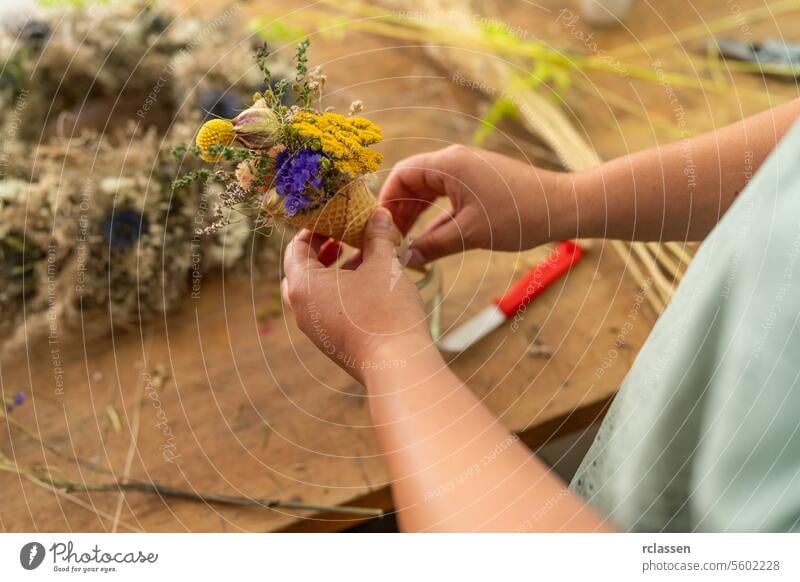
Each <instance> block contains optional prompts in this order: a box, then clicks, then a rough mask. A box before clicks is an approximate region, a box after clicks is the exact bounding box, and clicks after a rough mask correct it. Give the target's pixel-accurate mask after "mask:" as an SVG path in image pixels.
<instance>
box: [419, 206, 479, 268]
mask: <svg viewBox="0 0 800 582" xmlns="http://www.w3.org/2000/svg"><path fill="white" fill-rule="evenodd" d="M466 242H467V241H466V240H464V232H463V229H462V228H461V225H460V224H459V221H458V215H456V216H455V217H454V218H453V219H452V220H448V221H446V222H443V224H441V225H440V226H437V227H435V228H433V229H432V230H429V231H427V232H425V233H424V234H423V235H422V236H420V237H419V238H418V239H417V240H415V241H414V242H413V243H412V245H411V247H410V249H409V251H410V253H411V257H410V258H409V261H408V265H407V266H408V267H411V268H418V267H422V266H424V265H425V264H426V263H428V262H430V261H435V260H436V259H441V258H442V257H446V256H448V255H454V254H456V253H460V252H462V251H464V250H466V248H467V245H466Z"/></svg>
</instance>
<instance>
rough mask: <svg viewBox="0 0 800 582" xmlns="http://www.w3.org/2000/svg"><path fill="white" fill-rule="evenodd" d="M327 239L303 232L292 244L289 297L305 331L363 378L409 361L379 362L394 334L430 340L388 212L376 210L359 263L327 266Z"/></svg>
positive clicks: (287, 265)
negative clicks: (322, 253) (323, 254)
mask: <svg viewBox="0 0 800 582" xmlns="http://www.w3.org/2000/svg"><path fill="white" fill-rule="evenodd" d="M325 240H326V239H325V238H324V237H319V236H315V235H312V234H311V233H310V232H309V231H303V232H301V233H300V234H298V235H297V236H296V237H295V239H294V240H293V241H292V242H291V244H290V245H289V247H288V248H287V249H286V254H285V258H284V270H285V273H286V277H285V278H284V279H283V282H282V285H281V291H282V294H283V299H284V302H285V304H286V305H287V306H288V307H289V308H290V309H291V310H292V312H293V313H294V316H295V319H296V320H297V325H298V327H299V328H300V329H301V330H302V331H303V333H305V334H306V335H307V336H308V337H309V338H310V339H311V341H313V342H314V343H315V344H316V345H317V347H318V348H319V349H320V350H321V351H323V352H324V353H325V354H326V355H327V356H328V357H329V358H331V359H332V360H333V361H334V362H336V363H337V364H339V366H341V367H342V368H343V369H344V370H345V371H347V372H348V373H349V374H350V375H352V376H353V377H354V378H356V379H357V380H359V381H361V382H362V383H363V382H364V375H365V373H366V371H368V370H370V369H376V368H379V369H385V368H391V367H397V366H402V365H404V363H403V362H399V361H398V362H393V361H386V360H385V358H384V359H382V360H381V361H378V360H377V359H376V356H375V354H376V351H377V350H378V348H380V347H382V346H385V345H386V344H389V343H392V342H395V341H402V342H403V344H404V345H408V343H411V344H414V345H419V346H420V348H422V347H424V346H426V345H429V344H430V343H431V338H430V331H429V327H428V322H427V321H426V314H425V308H424V305H423V303H422V299H421V297H420V295H419V293H418V292H417V288H416V287H415V285H414V284H413V283H412V282H411V281H410V280H409V279H408V277H407V276H406V275H405V272H404V271H403V268H402V267H401V265H400V262H399V261H398V259H397V254H396V251H395V246H394V234H393V232H392V217H391V215H390V214H389V212H388V211H386V210H385V209H383V208H380V209H378V210H376V211H375V212H374V213H373V215H372V217H371V219H370V221H369V223H368V224H367V227H366V230H365V233H364V253H363V261H362V263H361V265H359V266H358V268H356V269H355V270H345V269H335V268H330V269H329V268H326V267H324V266H323V265H322V263H320V261H319V260H318V258H317V253H318V252H319V250H320V246H321V245H322V244H323V243H324V241H325ZM381 353H384V354H385V353H387V350H382V351H381Z"/></svg>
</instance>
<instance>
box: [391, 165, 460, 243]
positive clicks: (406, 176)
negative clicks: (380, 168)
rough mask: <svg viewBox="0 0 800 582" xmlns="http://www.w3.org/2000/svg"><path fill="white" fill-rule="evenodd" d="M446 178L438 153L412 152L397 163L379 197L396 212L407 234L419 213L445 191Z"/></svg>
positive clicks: (395, 220) (398, 222)
mask: <svg viewBox="0 0 800 582" xmlns="http://www.w3.org/2000/svg"><path fill="white" fill-rule="evenodd" d="M444 180H445V175H444V174H443V173H442V172H441V170H440V169H438V167H437V163H436V155H435V154H434V153H425V154H418V155H415V156H411V157H409V158H406V159H405V160H402V161H400V162H398V163H397V164H396V165H395V167H394V168H393V169H392V171H391V173H390V174H389V177H388V178H387V179H386V182H385V183H384V185H383V188H381V193H380V196H378V199H379V201H380V203H381V205H382V206H384V207H386V208H387V209H388V210H389V211H390V212H391V213H392V217H393V218H394V222H395V225H396V226H397V228H398V229H400V232H402V233H403V234H406V233H407V232H408V231H409V229H410V228H411V227H412V226H413V225H414V222H416V220H417V218H418V217H419V215H420V214H422V212H423V211H424V210H425V209H426V208H428V206H430V205H431V203H433V201H434V200H436V199H437V198H439V197H441V196H444V195H445V184H444Z"/></svg>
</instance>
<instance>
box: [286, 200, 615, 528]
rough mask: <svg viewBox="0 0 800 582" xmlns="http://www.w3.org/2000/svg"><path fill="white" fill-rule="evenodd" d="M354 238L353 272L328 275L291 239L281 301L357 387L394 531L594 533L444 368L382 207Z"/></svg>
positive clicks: (584, 514)
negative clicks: (391, 499)
mask: <svg viewBox="0 0 800 582" xmlns="http://www.w3.org/2000/svg"><path fill="white" fill-rule="evenodd" d="M364 239H365V243H364V260H363V262H362V263H361V265H359V266H358V268H356V269H355V270H352V271H348V270H337V269H327V268H325V267H323V266H322V264H321V263H320V262H319V261H318V260H317V253H318V251H319V248H320V245H321V243H322V241H321V240H320V238H319V237H313V236H311V234H310V233H309V232H307V231H304V232H303V233H301V234H300V235H299V236H297V237H296V238H295V240H294V241H293V242H292V244H291V245H290V246H289V248H287V250H286V257H285V270H286V278H285V279H284V281H283V296H284V300H285V301H286V305H287V307H288V308H289V309H291V310H292V312H293V313H294V316H295V318H296V319H297V323H298V325H299V326H300V329H302V330H303V331H304V332H305V333H306V335H307V336H308V337H309V339H311V341H313V342H315V343H316V344H317V345H318V346H319V347H320V349H321V350H323V352H324V353H325V354H327V355H328V356H329V357H330V358H331V359H332V360H333V361H334V362H336V363H337V364H339V365H340V366H342V367H343V368H344V369H345V370H346V371H347V372H349V373H350V374H352V375H353V376H354V377H355V378H357V379H358V380H359V381H360V382H362V383H363V384H365V385H366V387H367V391H368V394H369V400H370V408H371V410H372V418H373V424H374V428H375V432H376V434H377V435H378V438H379V440H380V445H381V450H382V451H383V453H384V454H385V456H386V459H387V462H388V465H389V471H390V474H391V477H392V488H393V491H394V496H395V501H396V505H397V507H398V510H399V515H400V523H401V525H402V526H403V529H406V530H449V531H475V530H493V531H498V530H502V531H509V530H521V531H524V530H532V531H535V530H561V529H571V530H596V529H603V528H604V527H605V525H604V523H603V521H602V519H601V518H600V517H599V516H598V515H597V514H595V513H594V511H592V510H591V509H590V508H589V507H588V506H587V505H586V504H585V503H584V502H583V501H581V500H580V499H578V498H577V497H576V496H574V495H573V494H572V493H570V492H569V491H568V490H567V489H566V486H565V484H564V483H563V482H562V481H561V480H560V479H558V478H557V477H555V476H553V475H552V474H551V473H550V472H549V470H548V469H547V467H545V465H544V464H543V463H542V462H541V461H539V460H538V459H537V458H536V457H535V456H534V455H533V454H531V452H530V451H529V450H528V449H527V448H526V447H525V446H524V445H523V444H522V443H520V442H519V441H518V440H516V439H515V438H514V437H512V436H511V434H510V433H509V432H508V431H507V430H506V429H505V428H504V427H503V426H502V425H501V424H500V423H499V421H498V420H497V419H496V418H494V416H493V415H492V414H491V413H490V412H489V411H488V410H486V408H484V407H483V405H482V404H481V403H480V402H479V401H478V399H477V398H476V397H475V396H474V395H473V394H472V392H470V390H469V389H468V388H467V387H466V386H465V385H464V384H463V383H462V382H461V381H460V380H458V378H456V376H455V375H454V374H453V372H451V371H450V370H449V369H448V368H447V366H446V365H445V362H444V360H443V359H442V357H441V355H440V354H439V352H438V350H437V349H436V346H435V345H434V344H433V342H432V341H431V337H430V332H429V330H428V324H427V320H426V316H425V311H424V307H423V305H422V301H421V299H420V297H419V293H418V292H417V290H416V287H414V284H413V283H411V281H410V280H409V279H408V278H407V277H404V276H403V277H400V278H397V277H396V276H395V274H396V273H397V272H399V269H400V265H399V263H398V262H397V256H396V254H395V248H394V242H393V241H394V234H393V231H392V230H391V217H390V216H389V214H388V212H386V211H385V210H379V211H377V212H376V213H375V214H374V215H373V219H372V220H371V221H370V223H369V225H368V226H367V230H366V232H365V234H364Z"/></svg>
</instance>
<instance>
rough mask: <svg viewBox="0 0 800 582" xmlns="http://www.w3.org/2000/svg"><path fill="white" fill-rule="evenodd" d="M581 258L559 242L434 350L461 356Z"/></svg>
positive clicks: (576, 250) (573, 246) (571, 243)
mask: <svg viewBox="0 0 800 582" xmlns="http://www.w3.org/2000/svg"><path fill="white" fill-rule="evenodd" d="M582 257H583V249H582V248H581V247H580V246H578V244H577V243H575V242H574V241H569V240H565V241H561V242H559V243H558V244H557V245H556V247H555V249H553V251H552V252H551V253H550V255H549V256H548V257H547V258H546V259H545V260H544V261H542V262H541V263H539V264H538V265H536V266H534V267H533V268H532V269H531V270H530V271H528V272H527V273H526V274H525V275H524V276H523V277H522V278H521V279H519V280H518V281H517V282H515V283H514V284H513V285H512V286H511V288H510V289H509V290H508V291H506V292H505V293H504V294H503V295H502V296H501V297H498V298H496V299H495V300H494V301H493V302H492V305H490V306H488V307H485V308H484V309H483V310H482V311H481V312H480V313H478V314H477V315H476V316H474V317H473V318H472V319H470V320H469V321H467V322H466V323H463V324H461V325H460V326H459V327H457V328H456V329H454V330H453V331H451V332H450V333H448V334H447V335H446V336H444V337H443V338H442V339H441V340H439V342H437V346H438V347H439V349H440V350H442V351H445V352H451V353H458V352H463V351H464V350H466V349H467V348H469V347H470V346H471V345H472V344H474V343H475V342H477V341H479V340H481V339H483V338H484V337H486V336H487V335H489V334H490V333H491V332H493V331H494V330H495V329H497V328H498V327H500V326H501V325H503V323H505V322H506V321H507V320H509V319H511V318H512V317H514V316H515V315H516V314H517V313H519V311H520V310H521V309H523V308H524V307H525V306H526V305H528V303H530V302H531V301H533V300H534V299H535V298H536V297H538V296H539V295H541V293H542V292H543V291H544V290H545V289H547V288H548V287H549V286H550V285H552V284H553V283H554V282H555V281H556V280H558V278H559V277H561V276H562V275H563V274H564V273H566V272H567V271H569V270H570V269H571V268H572V267H573V265H575V264H576V263H577V262H578V261H580V260H581V258H582Z"/></svg>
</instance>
